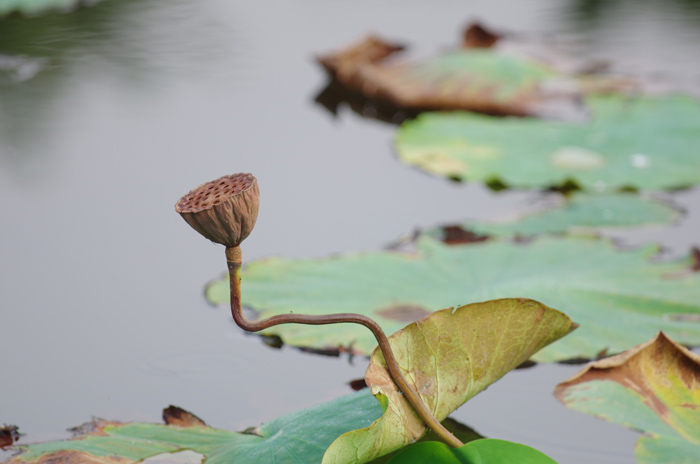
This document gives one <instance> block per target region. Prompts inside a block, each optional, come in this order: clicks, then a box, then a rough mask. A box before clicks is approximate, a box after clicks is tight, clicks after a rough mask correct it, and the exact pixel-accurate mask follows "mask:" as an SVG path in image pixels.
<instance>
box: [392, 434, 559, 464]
mask: <svg viewBox="0 0 700 464" xmlns="http://www.w3.org/2000/svg"><path fill="white" fill-rule="evenodd" d="M427 462H430V463H431V464H515V463H517V464H556V462H555V461H554V460H553V459H552V458H550V457H548V456H546V455H545V454H543V453H542V452H540V451H537V450H536V449H534V448H530V447H529V446H525V445H521V444H519V443H513V442H510V441H506V440H496V439H493V438H486V439H483V440H476V441H473V442H471V443H467V444H466V445H464V446H460V447H459V448H450V447H448V446H447V445H445V444H444V443H440V442H428V443H416V444H415V445H412V446H409V447H408V448H406V449H405V450H402V451H401V452H400V453H399V454H398V455H397V456H396V457H395V458H394V459H392V460H391V461H389V464H424V463H427Z"/></svg>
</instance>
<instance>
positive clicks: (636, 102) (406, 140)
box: [396, 96, 700, 191]
mask: <svg viewBox="0 0 700 464" xmlns="http://www.w3.org/2000/svg"><path fill="white" fill-rule="evenodd" d="M588 105H589V106H590V108H591V111H592V115H593V119H592V121H591V122H590V123H588V124H574V123H565V122H552V121H542V120H538V119H534V118H506V119H503V118H494V117H489V116H483V115H477V114H472V113H465V112H453V113H424V114H422V115H420V116H419V117H418V118H417V119H415V120H414V121H410V122H406V123H404V124H403V125H402V126H401V128H400V129H399V132H398V135H397V137H396V148H397V151H398V156H399V158H400V159H401V160H403V161H404V162H405V163H407V164H409V165H412V166H416V167H419V168H421V169H424V170H426V171H428V172H431V173H433V174H437V175H441V176H446V177H450V178H458V179H465V180H474V181H483V182H490V181H494V180H497V181H499V182H501V183H503V184H505V185H506V186H510V187H517V188H542V187H549V186H561V185H564V184H567V183H570V182H573V183H574V184H576V185H578V186H580V187H581V188H584V189H592V190H597V191H603V190H606V189H620V188H623V187H634V188H641V189H668V188H675V187H682V186H689V185H694V184H697V183H700V157H699V156H697V155H698V153H700V131H698V130H697V128H698V123H699V121H700V104H698V102H697V101H696V100H695V99H692V98H690V97H681V96H675V97H666V98H651V97H645V98H636V99H626V98H623V97H619V96H607V97H593V98H590V99H588Z"/></svg>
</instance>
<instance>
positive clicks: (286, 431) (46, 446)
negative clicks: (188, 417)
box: [8, 390, 382, 464]
mask: <svg viewBox="0 0 700 464" xmlns="http://www.w3.org/2000/svg"><path fill="white" fill-rule="evenodd" d="M381 414H382V408H381V406H380V405H379V403H378V402H377V400H376V399H375V398H374V397H373V396H372V395H371V394H370V393H369V391H367V390H364V391H361V392H358V393H353V394H350V395H346V396H342V397H340V398H337V399H335V400H333V401H329V402H327V403H323V404H320V405H317V406H313V407H311V408H307V409H304V410H302V411H299V412H295V413H291V414H287V415H285V416H282V417H279V418H277V419H274V420H272V421H270V422H268V423H266V424H264V425H262V426H261V427H258V428H256V429H255V430H253V431H250V432H249V433H236V432H229V431H226V430H219V429H214V428H211V427H202V426H194V427H179V426H168V425H158V424H146V423H125V424H120V423H114V422H105V421H101V422H99V423H97V424H96V427H95V429H94V430H93V431H92V432H90V433H89V434H87V435H82V436H80V437H78V438H76V439H72V440H66V441H55V442H48V443H39V444H35V445H29V446H24V447H21V449H23V450H24V452H23V453H22V454H20V455H18V456H15V457H13V458H12V459H10V460H9V461H8V464H24V463H39V462H41V463H49V462H63V463H67V464H71V463H74V464H78V463H81V464H82V463H90V464H113V463H114V464H116V463H120V464H131V463H135V462H139V461H141V460H143V459H146V458H153V457H155V456H160V455H163V454H164V453H167V455H169V457H170V458H171V460H169V461H168V462H172V457H173V454H175V453H179V452H182V451H185V450H190V451H193V452H194V453H198V454H199V455H201V456H203V457H205V458H206V462H207V464H228V463H231V462H244V463H246V464H255V463H259V464H268V463H270V462H275V463H279V464H283V463H290V464H291V463H294V464H296V463H298V462H300V461H302V462H312V463H313V462H321V459H322V457H323V453H324V451H325V450H326V448H327V447H328V446H329V445H330V444H331V442H333V440H335V439H336V438H337V437H338V436H339V435H341V434H342V433H344V432H347V431H348V430H352V429H355V428H358V427H365V426H367V425H369V424H370V423H372V421H374V420H375V419H377V418H378V417H380V416H381ZM179 456H180V457H183V456H182V455H179ZM184 457H185V458H187V459H190V460H191V459H192V458H193V456H192V455H188V456H184ZM195 459H196V456H195ZM200 461H201V458H200ZM154 462H157V460H156V461H154Z"/></svg>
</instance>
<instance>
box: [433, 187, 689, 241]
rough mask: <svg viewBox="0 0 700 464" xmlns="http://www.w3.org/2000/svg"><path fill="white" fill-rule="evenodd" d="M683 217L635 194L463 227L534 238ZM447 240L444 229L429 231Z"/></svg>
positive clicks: (577, 197)
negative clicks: (536, 236) (535, 236)
mask: <svg viewBox="0 0 700 464" xmlns="http://www.w3.org/2000/svg"><path fill="white" fill-rule="evenodd" d="M680 216H681V213H680V211H678V210H677V209H674V208H672V207H671V206H669V205H668V204H666V203H662V202H660V201H657V200H654V199H651V198H645V197H642V196H640V195H636V194H633V193H610V194H584V193H574V194H572V195H571V196H570V197H568V198H565V197H563V196H562V197H560V198H559V201H558V203H557V204H556V205H555V206H553V207H549V208H544V209H542V210H541V211H538V212H535V213H530V214H528V215H526V216H524V217H521V218H517V219H511V220H508V221H503V222H494V223H485V222H466V223H464V224H462V225H461V228H462V229H463V230H469V231H471V232H472V233H474V234H476V236H504V235H510V236H513V235H516V236H521V237H522V236H534V235H541V234H554V233H564V232H569V231H591V230H597V229H601V228H606V229H607V228H627V227H640V226H649V225H660V224H670V223H672V222H674V221H676V220H677V219H678V218H680ZM426 233H428V234H430V235H431V236H435V237H438V238H440V239H444V237H445V231H444V228H438V229H433V230H429V231H426Z"/></svg>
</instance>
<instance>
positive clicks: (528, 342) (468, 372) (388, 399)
mask: <svg viewBox="0 0 700 464" xmlns="http://www.w3.org/2000/svg"><path fill="white" fill-rule="evenodd" d="M575 327H576V325H575V324H573V323H572V322H571V320H570V319H569V318H568V317H567V316H566V315H565V314H563V313H561V312H559V311H557V310H555V309H552V308H549V307H547V306H545V305H543V304H541V303H538V302H536V301H532V300H527V299H502V300H495V301H487V302H485V303H474V304H470V305H466V306H462V307H460V308H457V309H455V310H453V309H452V308H448V309H443V310H441V311H436V312H434V313H433V314H431V315H430V316H428V317H426V318H425V319H422V320H420V321H418V322H414V323H413V324H411V325H409V326H407V327H406V328H404V329H402V330H400V331H398V332H397V333H395V334H393V335H391V336H390V337H389V342H390V343H391V346H392V348H393V351H394V355H395V356H396V360H397V361H398V363H399V366H400V368H401V370H402V372H403V373H404V375H405V376H406V379H407V381H408V382H409V383H410V384H412V386H414V387H415V389H416V391H417V393H418V395H419V396H420V397H421V399H422V400H423V402H424V403H425V404H426V406H427V407H428V409H429V410H430V412H431V413H432V414H433V416H435V418H436V419H437V420H439V421H442V420H443V419H445V418H446V417H447V416H448V414H450V413H451V412H452V411H454V410H455V409H457V408H458V407H459V406H461V405H462V404H464V403H465V402H466V401H468V400H469V399H470V398H472V397H473V396H474V395H476V394H477V393H479V392H481V391H483V390H484V389H486V387H488V386H489V385H490V384H492V383H493V382H495V381H496V380H498V379H500V378H501V377H503V376H504V375H505V374H506V373H507V372H509V371H510V370H512V369H514V368H515V367H517V366H518V365H519V364H521V363H522V362H524V361H526V360H527V359H529V358H530V356H532V354H533V353H536V352H537V351H538V350H540V349H541V348H542V347H544V346H546V345H548V344H550V343H552V342H553V341H555V340H558V339H559V338H561V337H563V336H564V335H566V334H568V333H569V332H571V331H572V330H573V329H574V328H575ZM365 380H366V382H367V385H368V386H369V387H370V390H371V392H372V394H373V395H375V396H377V398H378V399H379V401H380V403H382V405H383V407H384V415H383V416H382V417H381V418H380V419H378V420H377V421H375V422H374V423H373V424H372V425H370V426H369V427H367V428H365V429H361V430H354V431H352V432H348V433H346V434H344V435H342V436H341V437H340V438H338V439H337V440H336V441H335V442H333V444H332V445H331V446H330V448H328V451H326V454H325V456H324V458H323V462H324V464H326V463H328V464H331V463H336V464H340V463H346V462H357V463H358V464H359V463H365V462H368V461H370V460H372V459H374V458H376V457H378V456H382V455H384V454H387V453H390V452H392V451H394V450H397V449H399V448H402V447H404V446H406V445H408V444H411V443H413V442H415V441H416V440H417V439H419V438H420V437H421V436H422V435H423V434H424V433H425V431H426V426H425V424H424V423H423V421H422V419H421V418H420V417H419V416H418V415H417V413H416V412H415V410H414V409H413V406H412V405H411V404H410V403H409V402H408V401H407V400H406V399H405V397H404V396H403V394H402V393H401V392H400V391H399V390H398V389H397V387H396V385H395V384H394V382H393V380H392V379H391V376H390V375H389V372H388V370H387V368H386V363H385V361H384V357H383V356H382V354H381V351H379V350H378V349H377V350H375V351H374V353H373V354H372V357H371V359H370V365H369V367H368V368H367V372H366V374H365Z"/></svg>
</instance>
